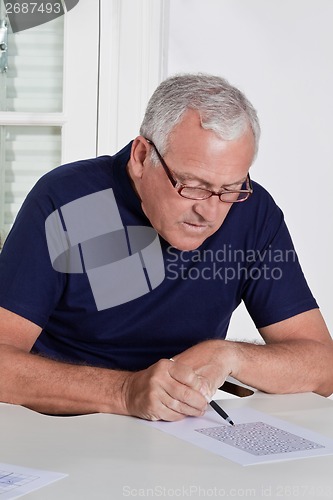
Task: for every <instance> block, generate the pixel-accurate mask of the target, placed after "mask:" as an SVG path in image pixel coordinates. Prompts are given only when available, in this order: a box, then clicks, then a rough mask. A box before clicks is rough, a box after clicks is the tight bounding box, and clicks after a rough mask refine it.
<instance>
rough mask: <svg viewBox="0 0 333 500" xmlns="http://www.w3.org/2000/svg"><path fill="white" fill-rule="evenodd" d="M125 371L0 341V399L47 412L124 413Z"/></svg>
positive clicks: (126, 374) (126, 373) (127, 374)
mask: <svg viewBox="0 0 333 500" xmlns="http://www.w3.org/2000/svg"><path fill="white" fill-rule="evenodd" d="M128 376H129V372H122V371H117V370H108V369H104V368H95V367H91V366H82V365H72V364H67V363H60V362H57V361H53V360H50V359H47V358H43V357H41V356H38V355H34V354H29V353H26V352H24V351H21V350H19V349H16V348H14V347H11V346H7V345H0V400H1V401H3V402H7V403H12V404H20V405H22V406H27V407H28V408H31V409H34V410H36V411H39V412H42V413H49V414H85V413H96V412H103V413H118V414H126V405H125V402H124V400H123V390H122V388H123V384H124V382H125V380H126V379H127V377H128Z"/></svg>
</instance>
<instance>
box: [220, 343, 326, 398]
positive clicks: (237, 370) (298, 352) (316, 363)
mask: <svg viewBox="0 0 333 500" xmlns="http://www.w3.org/2000/svg"><path fill="white" fill-rule="evenodd" d="M228 349H230V350H231V351H233V352H230V363H231V367H232V369H231V375H232V376H233V377H235V378H236V379H237V380H239V381H240V382H243V383H245V384H247V385H250V386H252V387H255V388H257V389H259V390H262V391H264V392H269V393H280V394H281V393H294V392H316V393H318V394H321V395H323V396H329V395H330V394H332V392H333V363H332V359H333V347H331V348H329V347H328V346H327V345H324V344H322V343H320V342H317V341H313V340H289V341H288V342H278V343H274V344H268V345H254V344H248V343H243V342H229V346H228V347H227V350H228Z"/></svg>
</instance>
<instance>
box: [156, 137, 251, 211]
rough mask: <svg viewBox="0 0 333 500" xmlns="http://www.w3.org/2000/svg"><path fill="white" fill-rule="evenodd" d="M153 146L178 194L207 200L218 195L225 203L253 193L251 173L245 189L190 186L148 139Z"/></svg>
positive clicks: (240, 199)
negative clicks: (175, 176)
mask: <svg viewBox="0 0 333 500" xmlns="http://www.w3.org/2000/svg"><path fill="white" fill-rule="evenodd" d="M146 140H147V142H148V143H149V144H151V146H153V148H154V150H155V152H156V154H157V156H158V159H159V161H160V162H161V165H162V167H163V168H164V171H165V173H166V174H167V176H168V178H169V180H170V182H171V184H172V185H173V187H174V188H175V189H176V190H177V192H178V194H180V196H182V197H183V198H188V199H190V200H207V199H208V198H211V196H218V197H219V199H220V200H221V201H224V202H225V203H239V202H242V201H245V200H247V199H248V198H249V197H250V196H251V194H252V193H253V188H252V182H251V179H250V174H249V173H248V174H247V177H246V180H245V182H244V184H245V189H239V190H233V189H230V190H229V189H222V190H221V191H218V192H215V191H211V190H210V189H204V188H200V187H190V186H186V185H185V184H182V183H181V182H179V181H177V180H176V179H175V178H174V177H173V175H172V171H171V170H170V169H169V167H168V165H167V164H166V163H165V161H164V160H163V158H162V156H161V155H160V153H159V151H158V149H157V147H156V146H155V144H154V143H153V142H152V141H151V140H149V139H146Z"/></svg>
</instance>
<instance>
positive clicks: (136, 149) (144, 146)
mask: <svg viewBox="0 0 333 500" xmlns="http://www.w3.org/2000/svg"><path fill="white" fill-rule="evenodd" d="M148 148H149V144H148V142H147V141H146V139H145V138H144V137H142V135H139V136H138V137H137V138H136V139H134V141H133V144H132V149H131V157H130V171H131V174H132V175H133V176H134V177H135V178H136V179H141V177H142V175H143V170H144V161H145V159H146V158H147V155H148Z"/></svg>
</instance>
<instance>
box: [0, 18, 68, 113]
mask: <svg viewBox="0 0 333 500" xmlns="http://www.w3.org/2000/svg"><path fill="white" fill-rule="evenodd" d="M8 28H9V29H8V70H7V72H6V73H1V74H0V88H1V90H0V94H2V95H1V98H0V111H18V112H35V113H38V112H60V111H62V81H63V48H64V43H63V39H64V16H62V17H58V18H57V19H54V20H53V21H49V22H48V23H45V24H42V25H41V26H37V27H35V28H30V29H27V30H25V31H21V32H18V33H12V31H11V28H10V25H9V27H8Z"/></svg>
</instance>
